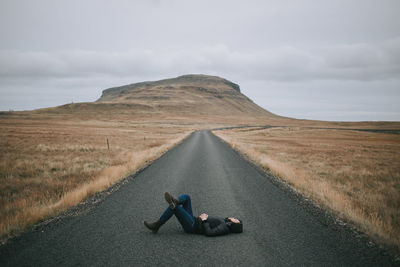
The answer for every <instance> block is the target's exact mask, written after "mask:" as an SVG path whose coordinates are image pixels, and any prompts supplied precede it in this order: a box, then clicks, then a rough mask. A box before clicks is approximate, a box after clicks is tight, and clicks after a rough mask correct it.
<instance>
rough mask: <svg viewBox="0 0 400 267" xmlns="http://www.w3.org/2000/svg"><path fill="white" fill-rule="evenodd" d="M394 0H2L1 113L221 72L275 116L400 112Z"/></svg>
mask: <svg viewBox="0 0 400 267" xmlns="http://www.w3.org/2000/svg"><path fill="white" fill-rule="evenodd" d="M399 10H400V1H398V0H392V1H389V0H374V1H371V0H335V1H332V0H314V1H311V0H297V1H294V0H290V1H289V0H276V1H268V0H264V1H261V0H260V1H256V0H250V1H233V0H229V1H225V0H223V1H218V0H214V1H204V0H202V1H191V0H143V1H133V0H118V1H108V0H104V1H94V0H85V1H82V0H79V1H76V0H66V1H62V0H35V1H32V0H0V110H10V109H12V110H27V109H35V108H41V107H50V106H56V105H61V104H65V103H70V102H85V101H94V100H96V99H97V98H99V97H100V95H101V91H102V90H103V89H107V88H109V87H113V86H120V85H125V84H129V83H135V82H141V81H146V80H159V79H164V78H171V77H176V76H180V75H183V74H190V73H202V74H209V75H217V76H220V77H223V78H226V79H228V80H231V81H232V82H235V83H237V84H239V85H240V87H241V91H242V93H244V94H245V95H247V96H248V97H250V98H251V99H252V100H253V101H254V102H255V103H257V104H258V105H260V106H262V107H263V108H265V109H267V110H269V111H271V112H273V113H276V114H278V115H283V116H289V117H294V118H306V119H320V120H343V121H358V120H397V121H399V120H400V16H399Z"/></svg>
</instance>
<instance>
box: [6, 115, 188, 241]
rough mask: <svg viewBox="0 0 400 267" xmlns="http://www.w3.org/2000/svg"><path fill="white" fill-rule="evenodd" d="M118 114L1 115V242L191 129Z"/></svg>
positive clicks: (142, 163) (147, 159)
mask: <svg viewBox="0 0 400 267" xmlns="http://www.w3.org/2000/svg"><path fill="white" fill-rule="evenodd" d="M117 117H118V116H116V117H115V118H107V119H101V118H100V117H99V116H97V117H96V116H91V117H87V116H85V115H79V116H77V115H74V116H73V117H72V116H66V115H63V114H50V115H49V114H33V113H15V114H11V113H6V114H2V115H0V236H1V240H2V241H4V240H6V239H7V238H9V237H11V236H14V235H16V234H18V233H19V232H21V231H23V230H24V229H26V228H27V227H29V226H31V225H33V224H35V223H37V222H39V221H42V220H45V219H46V218H49V217H51V216H54V215H56V214H58V213H60V212H62V211H64V210H66V209H67V208H69V207H71V206H74V205H76V204H78V203H79V202H81V201H82V200H84V199H85V198H86V197H88V196H91V195H93V194H94V193H95V192H98V191H102V190H105V189H106V188H108V187H109V186H111V185H112V184H114V183H116V182H117V181H119V180H121V179H122V178H124V177H125V176H126V175H128V174H130V173H133V172H135V171H137V170H138V169H140V168H142V167H143V166H145V165H146V164H148V163H149V162H151V161H152V160H154V159H156V158H158V157H159V156H160V155H162V154H163V153H164V152H166V151H167V150H168V149H170V148H171V147H172V146H174V145H175V144H177V143H178V142H180V141H181V140H183V139H184V138H185V137H186V136H187V135H188V134H189V133H190V132H191V131H192V129H193V127H192V126H190V125H187V124H182V125H180V124H171V123H168V122H166V123H163V122H160V121H154V120H146V119H143V118H142V117H129V116H126V117H118V118H117ZM107 139H108V143H109V149H108V145H107Z"/></svg>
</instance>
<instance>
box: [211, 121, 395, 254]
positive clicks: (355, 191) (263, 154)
mask: <svg viewBox="0 0 400 267" xmlns="http://www.w3.org/2000/svg"><path fill="white" fill-rule="evenodd" d="M364 124H365V123H364ZM364 124H362V125H363V126H365V125H364ZM356 126H357V125H356ZM372 126H373V128H379V127H376V126H377V124H376V123H375V124H374V125H372ZM385 126H386V128H387V126H388V125H385ZM393 126H394V124H390V125H389V127H391V128H393ZM363 128H365V127H363ZM384 128H385V127H384ZM397 129H398V128H397ZM215 134H216V135H218V136H219V137H221V138H222V139H224V140H225V141H227V142H229V143H231V144H232V146H234V147H236V149H237V150H239V151H240V152H241V153H243V154H245V155H246V156H247V157H248V158H249V159H251V160H253V161H254V162H256V163H257V164H259V165H261V166H263V167H265V168H267V169H269V170H270V171H271V172H272V173H274V174H276V175H278V176H279V177H281V178H282V179H284V180H286V181H287V182H288V183H289V184H290V185H292V186H293V187H294V188H295V189H296V190H298V191H300V192H301V193H302V194H304V195H305V196H307V197H310V198H311V199H313V200H314V202H315V203H317V204H319V205H321V206H322V207H323V208H327V209H329V210H331V211H333V212H334V213H335V214H337V215H338V216H340V217H341V218H344V219H346V220H347V221H351V222H352V223H353V224H354V225H356V226H357V227H358V228H359V229H361V230H363V231H364V232H366V233H368V234H369V235H370V236H372V237H373V238H374V239H375V240H377V241H378V242H383V243H385V244H387V245H389V246H391V247H394V248H397V250H400V135H399V134H388V133H374V132H361V131H351V130H333V129H311V128H307V127H278V128H269V129H261V128H245V129H233V130H225V131H215Z"/></svg>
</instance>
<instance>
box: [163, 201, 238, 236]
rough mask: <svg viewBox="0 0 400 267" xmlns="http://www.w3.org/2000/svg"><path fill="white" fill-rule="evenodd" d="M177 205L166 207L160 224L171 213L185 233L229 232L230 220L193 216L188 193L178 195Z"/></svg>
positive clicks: (211, 233)
mask: <svg viewBox="0 0 400 267" xmlns="http://www.w3.org/2000/svg"><path fill="white" fill-rule="evenodd" d="M178 200H179V205H177V206H176V208H175V209H173V210H172V209H171V208H170V207H168V208H167V209H166V210H165V211H164V213H163V214H162V215H161V217H160V222H161V223H162V224H164V223H166V222H167V221H168V220H169V219H170V218H171V217H172V215H175V217H176V218H177V219H178V221H179V223H180V224H181V225H182V227H183V230H184V231H185V232H186V233H193V234H204V235H206V236H217V235H225V234H228V233H229V225H230V224H231V222H230V221H228V220H227V219H223V218H220V217H214V216H208V219H207V220H206V221H202V220H201V219H200V218H199V217H194V216H193V212H192V203H191V199H190V196H189V195H180V196H179V197H178Z"/></svg>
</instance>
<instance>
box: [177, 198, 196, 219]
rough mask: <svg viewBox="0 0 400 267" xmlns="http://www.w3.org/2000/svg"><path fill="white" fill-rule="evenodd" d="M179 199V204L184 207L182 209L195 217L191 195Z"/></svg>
mask: <svg viewBox="0 0 400 267" xmlns="http://www.w3.org/2000/svg"><path fill="white" fill-rule="evenodd" d="M178 199H179V204H181V205H182V207H183V208H184V209H185V210H186V211H187V212H188V213H189V214H190V215H192V216H193V211H192V200H191V199H190V196H189V195H180V196H179V197H178Z"/></svg>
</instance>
